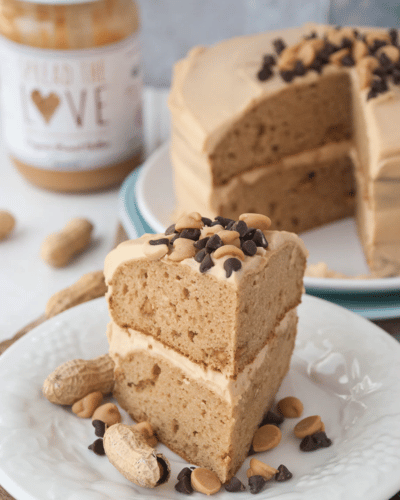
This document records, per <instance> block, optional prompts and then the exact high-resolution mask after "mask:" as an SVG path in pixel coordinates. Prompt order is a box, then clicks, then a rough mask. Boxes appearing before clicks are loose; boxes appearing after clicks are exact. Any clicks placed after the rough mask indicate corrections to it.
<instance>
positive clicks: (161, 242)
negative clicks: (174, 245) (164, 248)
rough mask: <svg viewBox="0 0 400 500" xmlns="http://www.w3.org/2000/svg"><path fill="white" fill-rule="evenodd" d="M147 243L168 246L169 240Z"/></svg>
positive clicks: (161, 239) (162, 239)
mask: <svg viewBox="0 0 400 500" xmlns="http://www.w3.org/2000/svg"><path fill="white" fill-rule="evenodd" d="M149 243H150V245H168V244H169V239H168V238H160V239H158V240H150V241H149Z"/></svg>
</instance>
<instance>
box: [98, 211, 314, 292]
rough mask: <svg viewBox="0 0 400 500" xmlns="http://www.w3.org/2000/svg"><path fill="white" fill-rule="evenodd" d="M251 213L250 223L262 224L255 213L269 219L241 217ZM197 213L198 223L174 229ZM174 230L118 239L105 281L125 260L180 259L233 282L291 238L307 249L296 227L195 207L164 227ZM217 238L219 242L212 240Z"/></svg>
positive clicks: (195, 269) (109, 280) (106, 267)
mask: <svg viewBox="0 0 400 500" xmlns="http://www.w3.org/2000/svg"><path fill="white" fill-rule="evenodd" d="M249 216H255V219H254V222H253V221H251V222H252V226H260V227H262V224H259V223H257V217H260V218H261V221H263V220H265V219H267V220H268V221H269V219H268V218H265V217H264V216H262V215H259V214H243V218H246V217H247V218H248V217H249ZM241 217H242V216H241ZM193 219H199V222H200V223H199V229H196V228H193V227H182V228H180V231H178V230H176V229H175V227H179V226H178V224H179V222H180V220H183V221H184V224H185V222H186V221H188V220H189V221H190V220H193ZM217 219H219V220H217ZM203 220H204V221H205V223H204V222H203ZM248 220H249V219H248ZM219 222H221V224H220V223H219ZM238 223H239V226H237V225H238ZM188 224H190V223H189V222H188ZM212 224H214V225H212ZM235 224H236V226H235ZM268 224H270V221H269V222H268ZM192 225H193V224H192ZM235 227H236V228H238V229H239V228H240V231H241V233H242V234H240V233H239V232H237V231H235ZM226 228H229V229H226ZM190 230H194V231H198V232H197V234H196V236H194V237H193V239H191V238H189V237H187V235H185V234H184V231H190ZM170 231H172V232H171V234H144V235H143V236H142V237H140V238H138V239H136V240H129V241H125V242H123V243H121V244H120V245H118V247H117V248H115V249H114V250H112V251H111V252H110V253H109V254H108V255H107V257H106V260H105V265H104V275H105V279H106V283H108V284H109V285H111V284H112V277H113V275H114V273H115V271H116V270H117V268H118V267H119V266H121V265H122V264H124V263H125V262H129V261H132V260H162V261H163V262H164V263H165V264H167V265H168V264H175V263H176V262H180V264H181V265H185V266H189V267H190V268H191V269H192V270H193V272H197V273H201V272H207V273H208V274H209V275H211V276H213V277H215V278H216V279H218V280H227V281H228V282H229V283H231V284H232V285H233V286H235V287H239V286H240V282H241V280H242V279H244V278H245V276H246V274H247V273H249V272H255V271H256V270H257V268H261V267H262V266H264V265H265V263H266V261H268V260H269V259H270V258H271V256H272V255H273V254H274V253H275V252H276V251H277V250H278V249H279V248H281V247H282V246H284V245H285V244H288V243H289V242H291V243H294V244H295V245H294V247H293V248H294V249H295V248H300V249H301V252H302V253H303V254H304V256H306V257H307V255H308V251H307V249H306V247H305V245H304V243H303V241H302V240H301V239H300V238H299V237H298V236H297V235H295V234H294V233H288V232H285V231H269V230H265V229H264V230H261V229H257V227H250V226H247V224H246V223H245V222H244V220H240V221H233V220H231V219H225V218H222V217H221V218H218V217H217V218H216V220H214V222H213V221H211V220H210V219H205V218H201V216H200V214H198V213H197V212H194V213H192V214H189V215H184V216H182V217H181V219H179V220H178V222H177V224H176V225H173V226H171V228H168V229H167V230H166V233H169V232H170ZM246 235H247V236H246ZM232 236H233V237H232ZM213 241H214V242H215V247H216V248H215V247H214V246H211V244H212V242H213ZM200 242H203V244H204V247H203V248H200V247H201V246H202V244H201V243H200ZM224 242H225V243H224ZM249 242H250V243H249ZM196 243H197V244H196ZM199 243H200V244H199ZM207 244H208V245H209V246H208V247H206V245H207ZM182 247H184V248H182ZM196 247H197V248H196ZM202 252H203V254H201V253H202ZM294 252H295V250H293V253H294ZM200 257H201V258H200ZM293 258H294V257H293ZM206 261H207V262H206ZM202 266H203V267H202Z"/></svg>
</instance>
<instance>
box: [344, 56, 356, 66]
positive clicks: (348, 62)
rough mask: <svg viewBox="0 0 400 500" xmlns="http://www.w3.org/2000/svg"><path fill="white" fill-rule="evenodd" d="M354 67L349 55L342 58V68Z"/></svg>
mask: <svg viewBox="0 0 400 500" xmlns="http://www.w3.org/2000/svg"><path fill="white" fill-rule="evenodd" d="M354 65H355V61H354V59H353V57H352V56H351V55H350V54H348V55H347V56H344V57H342V66H346V67H351V66H354Z"/></svg>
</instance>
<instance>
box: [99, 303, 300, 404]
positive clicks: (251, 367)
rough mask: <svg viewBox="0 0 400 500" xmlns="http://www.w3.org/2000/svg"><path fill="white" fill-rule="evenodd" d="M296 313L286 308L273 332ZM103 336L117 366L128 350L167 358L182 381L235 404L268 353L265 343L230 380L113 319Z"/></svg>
mask: <svg viewBox="0 0 400 500" xmlns="http://www.w3.org/2000/svg"><path fill="white" fill-rule="evenodd" d="M296 318H297V314H296V311H295V310H292V311H289V312H288V313H287V314H286V316H285V317H284V319H283V320H282V321H281V322H280V324H279V325H278V327H277V331H276V334H277V335H280V333H281V332H285V331H286V330H287V328H288V325H289V324H292V323H293V322H295V321H296ZM107 338H108V342H109V346H110V347H109V353H110V356H111V357H112V359H113V360H114V362H115V367H116V368H117V369H118V366H119V361H120V360H122V359H124V358H126V356H128V355H129V354H130V353H133V352H136V351H144V352H146V353H147V354H149V353H151V355H152V356H155V357H161V358H164V359H166V360H168V362H169V363H171V364H173V365H174V366H176V367H177V368H179V369H180V370H182V372H183V373H184V374H185V376H186V378H185V379H184V383H187V384H190V381H191V380H196V381H200V382H201V383H202V384H204V385H206V386H207V388H208V389H209V390H211V391H212V392H214V393H216V394H217V395H219V396H220V397H221V398H223V399H225V400H226V401H228V403H229V404H231V405H235V404H237V403H238V401H239V400H240V398H241V397H242V395H243V394H244V393H246V391H247V390H248V388H249V387H250V385H251V384H252V381H253V379H254V377H256V376H257V372H258V370H259V369H260V368H261V367H262V366H263V364H264V363H265V361H266V358H267V357H268V355H269V345H268V344H266V345H265V346H264V347H263V348H262V349H261V350H260V352H259V353H258V354H257V356H256V357H255V359H254V360H253V361H252V362H251V363H249V364H248V365H247V366H246V367H245V368H244V369H243V370H242V371H241V372H240V373H239V375H238V376H237V377H236V379H233V378H231V377H229V376H228V375H226V374H224V373H221V372H219V371H216V370H211V369H210V368H206V367H204V366H203V365H200V364H198V363H194V362H193V361H190V359H189V358H188V357H186V356H184V355H182V354H180V353H178V352H177V351H175V350H174V349H171V348H169V347H167V346H165V345H164V344H163V343H161V342H159V341H157V340H155V339H154V338H153V337H152V336H150V335H145V334H143V333H140V332H138V331H136V330H133V329H132V328H121V327H120V326H118V325H116V324H115V323H113V322H110V323H109V324H108V327H107Z"/></svg>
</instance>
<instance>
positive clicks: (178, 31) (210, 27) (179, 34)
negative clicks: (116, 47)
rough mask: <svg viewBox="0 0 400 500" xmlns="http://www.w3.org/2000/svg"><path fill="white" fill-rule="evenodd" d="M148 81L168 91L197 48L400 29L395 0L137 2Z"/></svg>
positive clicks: (159, 0) (166, 0)
mask: <svg viewBox="0 0 400 500" xmlns="http://www.w3.org/2000/svg"><path fill="white" fill-rule="evenodd" d="M137 2H138V4H139V7H140V11H141V19H142V51H143V59H144V66H145V82H146V83H147V84H150V85H152V86H155V87H163V86H169V84H170V81H171V71H172V65H173V63H174V62H175V61H176V60H177V59H179V58H181V57H182V56H184V55H185V54H186V53H187V51H188V50H189V49H190V48H191V47H193V46H194V45H199V44H203V45H208V44H212V43H215V42H217V41H219V40H222V39H224V38H230V37H232V36H236V35H242V34H249V33H257V32H260V31H266V30H271V29H278V28H283V27H290V26H298V25H300V24H303V23H305V22H309V21H314V22H321V23H324V22H331V23H333V24H342V25H344V24H369V25H370V26H396V25H398V19H399V14H400V2H398V1H394V0H388V1H382V0H332V2H329V0H137Z"/></svg>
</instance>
